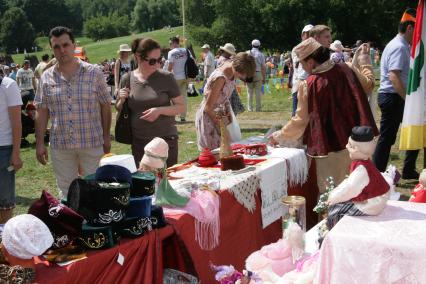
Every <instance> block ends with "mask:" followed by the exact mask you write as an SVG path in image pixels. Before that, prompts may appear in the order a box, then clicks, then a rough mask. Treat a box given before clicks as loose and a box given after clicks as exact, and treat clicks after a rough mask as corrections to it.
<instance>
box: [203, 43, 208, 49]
mask: <svg viewBox="0 0 426 284" xmlns="http://www.w3.org/2000/svg"><path fill="white" fill-rule="evenodd" d="M201 48H202V49H204V48H208V49H210V45H208V44H207V43H206V44H204V45H203V46H202V47H201Z"/></svg>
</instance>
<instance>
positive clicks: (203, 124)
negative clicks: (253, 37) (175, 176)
mask: <svg viewBox="0 0 426 284" xmlns="http://www.w3.org/2000/svg"><path fill="white" fill-rule="evenodd" d="M255 71H256V63H255V61H254V58H253V56H251V55H250V54H248V53H246V52H240V53H238V54H237V55H236V56H235V57H234V58H233V60H232V61H230V62H225V63H224V64H223V65H221V66H220V67H219V68H217V69H216V70H215V71H213V73H212V74H211V75H210V77H209V78H208V80H207V83H206V86H205V88H204V94H205V96H204V98H203V101H202V102H201V104H200V108H199V109H198V111H197V113H196V115H195V127H196V129H197V144H198V148H199V149H200V150H202V149H204V148H208V149H215V148H218V147H219V146H220V130H219V120H218V119H217V117H216V113H215V109H216V108H217V107H219V106H221V105H222V106H224V107H225V109H226V110H227V111H226V112H227V113H229V114H230V111H231V109H230V102H229V98H230V97H231V94H232V91H233V90H234V89H235V80H236V79H240V80H242V81H244V82H246V81H249V80H250V78H251V79H252V80H253V76H254V73H255ZM229 117H230V115H229ZM228 123H231V120H230V119H229V121H228Z"/></svg>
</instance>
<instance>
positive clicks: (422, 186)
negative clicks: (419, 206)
mask: <svg viewBox="0 0 426 284" xmlns="http://www.w3.org/2000/svg"><path fill="white" fill-rule="evenodd" d="M409 201H410V202H419V203H426V169H424V170H423V171H422V173H421V174H420V177H419V184H417V185H416V187H415V188H414V190H413V192H411V197H410V200H409Z"/></svg>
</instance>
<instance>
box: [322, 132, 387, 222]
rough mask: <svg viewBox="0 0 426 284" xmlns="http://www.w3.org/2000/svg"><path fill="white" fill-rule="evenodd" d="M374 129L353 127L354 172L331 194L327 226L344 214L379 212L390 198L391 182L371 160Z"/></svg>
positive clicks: (350, 144) (352, 167)
mask: <svg viewBox="0 0 426 284" xmlns="http://www.w3.org/2000/svg"><path fill="white" fill-rule="evenodd" d="M373 139H374V134H373V129H372V128H371V127H368V126H358V127H354V128H353V129H352V134H351V136H350V137H349V141H348V144H347V145H346V148H347V149H348V151H349V157H350V158H351V160H352V163H351V166H350V175H349V176H348V177H347V178H346V179H345V180H343V181H342V182H341V183H340V184H339V185H338V186H337V187H336V188H334V189H333V190H332V191H331V192H330V194H329V197H328V205H329V208H328V217H327V227H328V228H329V229H331V228H332V227H333V226H334V225H335V224H336V223H337V222H338V221H339V220H340V219H341V218H342V217H343V216H344V215H349V216H364V215H378V214H380V213H381V212H382V211H383V209H384V208H385V206H386V202H387V201H388V199H389V194H390V193H389V192H390V191H389V189H390V185H389V184H388V182H387V181H386V180H385V178H384V177H383V176H382V174H381V173H380V172H379V171H378V170H377V168H376V167H375V165H374V164H373V163H372V162H371V160H370V158H371V155H372V154H373V153H374V150H375V148H376V142H375V141H374V140H373Z"/></svg>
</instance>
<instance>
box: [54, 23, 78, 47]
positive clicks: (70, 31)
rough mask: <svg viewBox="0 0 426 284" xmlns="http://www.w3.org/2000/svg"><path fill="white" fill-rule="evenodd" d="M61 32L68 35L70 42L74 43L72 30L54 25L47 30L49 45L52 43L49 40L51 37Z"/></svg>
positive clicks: (58, 35) (57, 35) (59, 34)
mask: <svg viewBox="0 0 426 284" xmlns="http://www.w3.org/2000/svg"><path fill="white" fill-rule="evenodd" d="M63 34H67V35H68V36H69V37H70V40H71V41H72V43H74V35H73V34H72V30H71V29H70V28H67V27H62V26H58V27H54V28H53V29H51V30H50V32H49V43H50V46H52V43H51V41H50V40H51V39H52V37H60V36H61V35H63Z"/></svg>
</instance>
